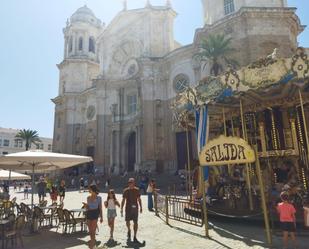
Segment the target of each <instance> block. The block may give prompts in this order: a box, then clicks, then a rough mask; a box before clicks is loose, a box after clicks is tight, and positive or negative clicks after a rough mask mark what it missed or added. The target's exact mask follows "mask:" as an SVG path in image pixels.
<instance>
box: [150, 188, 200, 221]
mask: <svg viewBox="0 0 309 249" xmlns="http://www.w3.org/2000/svg"><path fill="white" fill-rule="evenodd" d="M156 202H157V204H156V205H157V210H156V212H157V213H160V214H162V215H164V216H165V218H166V223H167V224H168V220H169V219H172V220H176V221H180V222H184V223H187V224H191V225H195V226H199V227H202V226H203V215H202V212H201V211H202V209H201V205H200V204H199V203H194V202H192V201H190V200H188V199H185V198H180V197H176V196H163V195H160V194H157V196H156Z"/></svg>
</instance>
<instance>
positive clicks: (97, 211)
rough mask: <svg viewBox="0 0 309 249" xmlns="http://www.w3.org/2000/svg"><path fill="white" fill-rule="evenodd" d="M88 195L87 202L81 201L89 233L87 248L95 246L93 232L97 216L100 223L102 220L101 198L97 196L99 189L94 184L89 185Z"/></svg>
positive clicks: (94, 231)
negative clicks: (84, 209)
mask: <svg viewBox="0 0 309 249" xmlns="http://www.w3.org/2000/svg"><path fill="white" fill-rule="evenodd" d="M89 194H90V195H89V196H88V197H87V203H85V202H84V203H83V204H84V207H85V208H86V209H87V211H86V219H87V224H88V230H89V235H90V242H89V248H90V249H93V248H94V247H95V241H96V240H95V233H96V229H97V223H98V218H99V217H100V223H102V222H103V215H102V213H103V212H102V198H101V197H100V196H99V190H98V189H97V186H96V185H90V187H89Z"/></svg>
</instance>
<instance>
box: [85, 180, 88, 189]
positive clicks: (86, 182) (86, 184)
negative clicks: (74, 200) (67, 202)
mask: <svg viewBox="0 0 309 249" xmlns="http://www.w3.org/2000/svg"><path fill="white" fill-rule="evenodd" d="M84 184H85V187H84V189H87V188H88V179H87V178H85V181H84Z"/></svg>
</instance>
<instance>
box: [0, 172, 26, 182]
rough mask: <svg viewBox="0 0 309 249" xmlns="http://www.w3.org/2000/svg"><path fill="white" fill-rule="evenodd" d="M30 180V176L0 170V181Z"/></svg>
mask: <svg viewBox="0 0 309 249" xmlns="http://www.w3.org/2000/svg"><path fill="white" fill-rule="evenodd" d="M28 179H31V176H29V175H25V174H21V173H17V172H14V171H10V170H3V169H0V180H1V181H9V180H28Z"/></svg>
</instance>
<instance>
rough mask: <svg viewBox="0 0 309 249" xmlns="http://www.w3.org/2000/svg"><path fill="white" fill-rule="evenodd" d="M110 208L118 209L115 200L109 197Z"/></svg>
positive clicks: (108, 204)
mask: <svg viewBox="0 0 309 249" xmlns="http://www.w3.org/2000/svg"><path fill="white" fill-rule="evenodd" d="M107 208H108V209H116V205H115V201H114V200H113V199H109V200H108V203H107Z"/></svg>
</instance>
